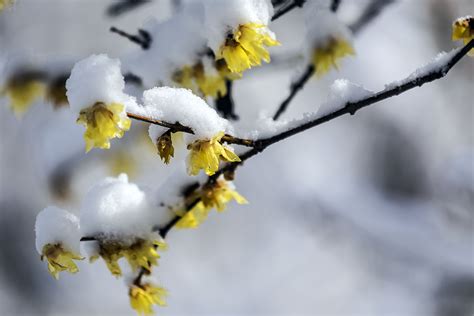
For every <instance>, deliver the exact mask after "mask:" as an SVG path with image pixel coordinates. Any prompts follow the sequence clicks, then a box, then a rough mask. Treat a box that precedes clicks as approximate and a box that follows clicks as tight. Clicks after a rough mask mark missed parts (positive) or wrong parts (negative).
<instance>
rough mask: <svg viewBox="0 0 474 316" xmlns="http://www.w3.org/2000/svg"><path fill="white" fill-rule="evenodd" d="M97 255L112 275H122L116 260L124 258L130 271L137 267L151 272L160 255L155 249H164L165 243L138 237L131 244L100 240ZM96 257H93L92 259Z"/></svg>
mask: <svg viewBox="0 0 474 316" xmlns="http://www.w3.org/2000/svg"><path fill="white" fill-rule="evenodd" d="M99 247H100V250H99V256H100V257H102V259H104V261H105V264H106V265H107V268H108V269H109V270H110V272H111V273H112V275H114V276H116V277H119V276H121V275H122V269H121V268H120V266H119V263H118V261H119V260H120V259H121V258H125V259H126V260H127V262H128V264H129V265H130V267H131V269H132V271H137V270H138V269H139V268H143V269H145V270H146V271H147V272H151V269H152V267H153V266H157V265H158V259H159V258H160V255H159V254H158V251H157V249H160V250H165V249H166V244H165V243H164V242H163V241H160V240H145V239H138V240H137V241H135V242H134V243H132V244H131V245H124V244H123V243H120V242H116V241H103V242H100V245H99ZM95 259H97V258H96V257H93V258H92V260H95Z"/></svg>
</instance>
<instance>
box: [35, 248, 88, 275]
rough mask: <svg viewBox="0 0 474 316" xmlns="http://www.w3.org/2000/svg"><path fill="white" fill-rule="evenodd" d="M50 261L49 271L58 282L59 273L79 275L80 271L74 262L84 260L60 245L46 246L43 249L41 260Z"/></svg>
mask: <svg viewBox="0 0 474 316" xmlns="http://www.w3.org/2000/svg"><path fill="white" fill-rule="evenodd" d="M45 258H46V260H47V261H48V271H49V273H50V274H51V275H52V276H53V277H54V278H55V279H56V280H57V279H59V272H62V271H67V272H70V273H77V272H78V271H79V269H78V268H77V265H76V263H75V262H74V261H73V260H82V259H83V258H81V256H79V255H78V254H75V253H73V252H71V251H67V250H65V249H64V248H63V247H62V246H61V245H60V244H54V245H53V244H46V245H45V246H44V247H43V251H42V255H41V260H44V259H45Z"/></svg>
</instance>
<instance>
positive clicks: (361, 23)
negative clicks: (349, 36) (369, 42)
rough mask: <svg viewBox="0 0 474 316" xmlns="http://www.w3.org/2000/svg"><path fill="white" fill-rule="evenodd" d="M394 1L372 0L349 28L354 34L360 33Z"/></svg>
mask: <svg viewBox="0 0 474 316" xmlns="http://www.w3.org/2000/svg"><path fill="white" fill-rule="evenodd" d="M394 2H395V0H372V2H371V3H370V4H368V5H367V7H366V8H365V10H364V12H362V14H361V15H360V16H359V18H358V19H357V20H356V21H355V22H354V23H352V24H351V25H350V26H349V29H350V30H351V31H352V33H354V34H357V33H359V32H360V31H361V30H362V29H363V28H364V27H366V26H367V25H368V24H369V23H370V22H372V21H373V20H374V19H375V18H376V17H377V16H379V14H380V13H381V12H382V11H383V9H385V7H386V6H388V5H389V4H392V3H394Z"/></svg>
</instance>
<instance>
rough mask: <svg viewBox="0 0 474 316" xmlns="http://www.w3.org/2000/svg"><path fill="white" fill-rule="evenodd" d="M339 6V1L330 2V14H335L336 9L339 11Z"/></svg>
mask: <svg viewBox="0 0 474 316" xmlns="http://www.w3.org/2000/svg"><path fill="white" fill-rule="evenodd" d="M339 5H341V0H332V1H331V6H330V7H329V9H330V10H331V11H332V12H336V11H337V9H339Z"/></svg>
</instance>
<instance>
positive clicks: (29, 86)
mask: <svg viewBox="0 0 474 316" xmlns="http://www.w3.org/2000/svg"><path fill="white" fill-rule="evenodd" d="M44 93H45V86H44V84H43V83H42V82H40V81H39V80H36V79H31V80H30V79H28V78H15V79H12V80H10V82H8V83H7V85H6V86H5V88H4V89H3V90H2V91H1V92H0V94H2V95H5V96H7V97H8V98H9V99H10V108H11V109H12V111H13V113H15V115H16V116H17V117H21V116H22V115H23V114H25V113H26V111H28V109H29V108H30V106H31V105H32V104H33V103H34V102H35V101H36V100H38V99H40V98H42V97H43V96H44Z"/></svg>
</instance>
